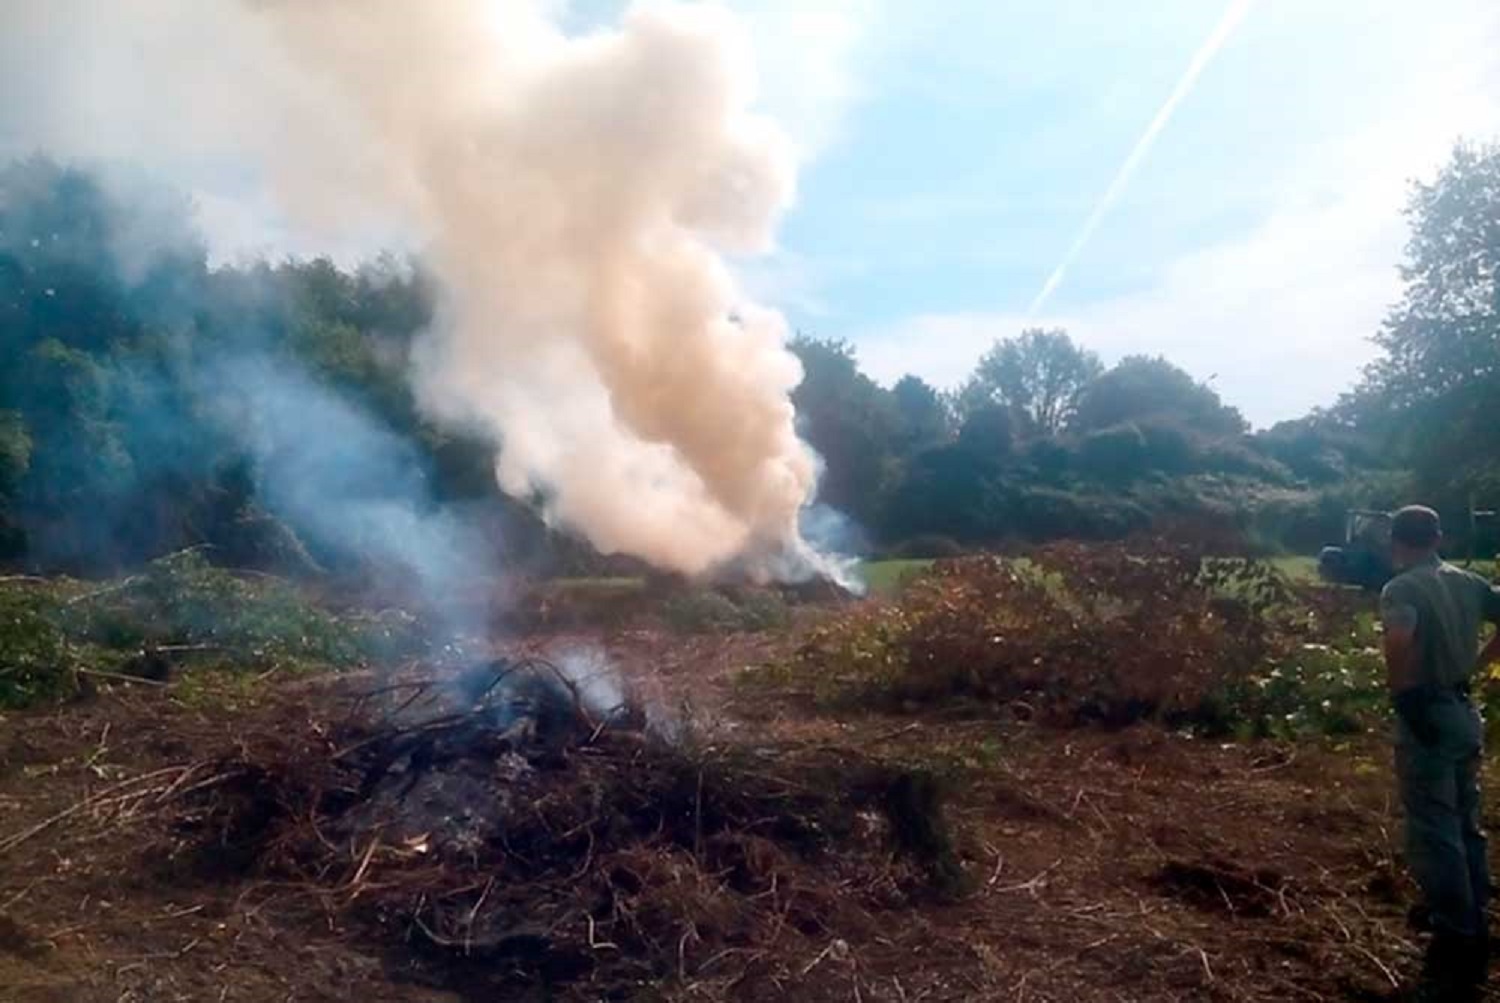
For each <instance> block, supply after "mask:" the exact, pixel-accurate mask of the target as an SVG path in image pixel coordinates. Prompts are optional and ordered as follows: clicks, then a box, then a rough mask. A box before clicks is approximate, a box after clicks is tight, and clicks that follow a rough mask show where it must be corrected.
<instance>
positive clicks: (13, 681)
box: [0, 583, 77, 707]
mask: <svg viewBox="0 0 1500 1003" xmlns="http://www.w3.org/2000/svg"><path fill="white" fill-rule="evenodd" d="M54 611H55V600H54V599H53V597H52V595H51V594H50V593H49V592H46V591H44V590H42V589H37V588H34V587H30V586H20V587H17V586H14V585H11V584H9V583H7V585H6V586H5V587H4V588H3V589H0V707H25V706H28V705H30V704H34V703H40V702H43V701H47V700H57V699H61V698H63V697H66V696H69V695H71V694H72V693H73V692H74V691H75V689H76V687H77V676H76V674H75V673H74V672H73V669H74V666H75V663H76V660H77V653H76V652H75V650H74V648H73V646H72V645H70V644H69V643H68V639H67V637H66V636H65V635H64V634H63V632H62V631H61V630H60V629H59V628H58V626H57V624H56V623H55V622H54V620H53V613H54Z"/></svg>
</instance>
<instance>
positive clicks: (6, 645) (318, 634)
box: [0, 551, 426, 707]
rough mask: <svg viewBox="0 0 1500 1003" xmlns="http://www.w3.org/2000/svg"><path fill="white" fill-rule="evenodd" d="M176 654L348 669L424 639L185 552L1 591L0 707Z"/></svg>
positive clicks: (415, 629)
mask: <svg viewBox="0 0 1500 1003" xmlns="http://www.w3.org/2000/svg"><path fill="white" fill-rule="evenodd" d="M177 645H185V646H192V647H199V646H201V647H202V648H203V649H205V650H212V651H214V652H216V653H217V654H218V656H219V657H217V658H216V659H215V662H216V663H217V664H219V665H221V666H226V667H257V668H258V667H263V666H264V665H265V664H266V663H267V662H270V663H272V664H290V665H312V664H317V665H329V666H349V665H360V664H366V663H369V662H383V661H391V660H395V659H399V658H405V657H410V656H411V655H413V654H415V653H417V652H419V651H421V650H423V649H424V648H425V645H426V638H425V633H424V631H423V629H422V625H421V624H419V623H418V622H417V621H416V619H415V618H414V617H412V616H411V615H409V614H407V613H404V612H402V611H396V610H388V611H385V612H383V613H381V614H379V615H368V614H364V613H360V612H353V611H346V612H341V613H338V614H335V613H333V612H330V611H329V610H326V609H323V608H321V607H319V606H317V605H316V604H314V603H313V602H311V601H310V600H309V598H308V597H307V596H306V595H304V594H303V593H302V592H301V591H299V590H298V589H296V588H295V587H293V586H292V585H290V584H288V583H285V582H282V581H279V580H275V579H270V578H263V577H245V576H242V575H237V574H234V573H231V572H228V571H225V570H223V569H221V568H216V567H214V566H213V565H211V564H209V563H208V561H206V560H205V559H204V557H203V555H202V553H201V551H188V552H184V553H179V554H174V555H172V556H170V557H166V558H162V559H160V560H157V561H154V562H152V563H151V564H150V565H148V566H147V567H146V569H145V570H144V571H143V572H141V573H140V574H138V575H133V576H131V577H128V578H125V579H121V580H119V581H116V582H112V583H110V584H107V585H96V584H83V583H78V582H70V581H66V580H62V579H59V580H56V581H52V582H37V581H35V580H26V581H24V582H20V581H17V582H11V583H6V584H5V585H4V586H3V587H0V706H11V707H17V706H27V705H29V704H33V703H37V702H42V701H46V700H51V699H57V698H60V697H64V696H66V695H68V694H69V693H71V692H72V691H73V690H75V689H76V679H77V670H79V669H88V668H95V669H104V670H108V671H117V670H118V669H119V667H120V666H121V665H122V664H124V663H126V662H127V661H128V660H129V659H131V658H132V657H133V656H135V655H137V654H138V653H139V652H141V651H142V650H143V649H145V648H152V647H161V648H168V647H172V646H177Z"/></svg>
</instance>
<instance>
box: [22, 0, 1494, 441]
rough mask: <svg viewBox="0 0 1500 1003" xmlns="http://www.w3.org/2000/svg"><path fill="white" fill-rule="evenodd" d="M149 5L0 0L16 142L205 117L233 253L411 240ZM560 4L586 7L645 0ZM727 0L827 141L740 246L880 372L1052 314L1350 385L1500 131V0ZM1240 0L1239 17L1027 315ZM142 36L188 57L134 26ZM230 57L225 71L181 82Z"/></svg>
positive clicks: (220, 227) (251, 70) (1219, 380)
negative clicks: (1443, 166)
mask: <svg viewBox="0 0 1500 1003" xmlns="http://www.w3.org/2000/svg"><path fill="white" fill-rule="evenodd" d="M152 2H153V3H155V4H157V5H158V6H157V7H156V8H155V9H156V10H158V11H163V10H167V9H173V10H176V11H177V12H178V17H177V18H176V20H175V21H173V20H172V19H171V18H170V17H169V16H168V15H166V14H158V15H157V17H156V19H155V21H154V22H153V23H152V24H151V25H150V26H149V30H148V28H147V27H146V26H143V25H142V23H141V22H139V21H135V22H131V23H130V25H129V27H130V29H131V31H132V32H133V33H134V38H135V40H134V41H133V42H132V43H130V45H126V44H124V43H122V42H121V41H120V32H118V31H112V30H108V29H107V28H105V27H101V23H102V22H103V21H104V20H107V19H101V18H100V16H99V13H100V9H101V8H100V7H99V6H98V5H96V4H94V3H92V2H90V0H71V2H64V0H33V2H32V3H31V4H30V5H28V4H20V5H17V6H15V7H13V8H8V9H7V11H6V13H4V14H0V22H3V21H4V19H6V18H12V17H13V18H15V19H16V20H15V23H14V24H12V25H9V27H14V28H15V29H16V30H14V31H8V30H0V94H5V95H7V99H5V100H0V155H14V154H17V153H24V152H29V151H30V150H31V149H35V148H38V147H40V148H44V149H49V150H52V151H53V152H56V153H59V154H61V155H65V156H66V155H77V154H82V155H105V156H129V157H132V158H135V159H145V160H147V161H148V163H151V162H152V157H153V156H154V155H157V154H160V156H159V157H158V159H162V160H163V162H166V159H165V158H167V157H168V154H166V153H162V152H161V151H164V150H168V149H169V148H170V147H172V145H173V143H174V142H177V143H178V144H179V145H180V144H181V143H182V142H186V141H185V140H183V138H182V137H183V136H188V137H189V138H190V139H191V149H190V150H188V151H187V152H186V153H184V151H183V150H182V149H178V150H176V152H173V153H171V154H170V158H171V159H170V163H169V164H168V166H169V168H170V169H171V170H172V171H173V172H174V175H175V176H176V177H177V178H178V179H179V180H180V181H184V182H185V183H187V184H188V185H189V186H190V187H191V188H192V189H193V190H194V192H195V194H196V196H197V198H198V202H199V205H200V216H201V219H202V221H203V224H204V226H205V228H206V229H207V230H208V232H209V235H210V238H211V239H212V241H213V243H214V249H215V251H216V253H217V254H218V256H220V257H223V258H229V257H234V256H236V255H237V254H240V253H243V252H245V251H252V250H253V251H265V250H272V251H280V250H292V251H297V252H303V253H306V252H310V251H328V252H331V253H334V254H335V255H336V256H338V257H340V258H343V259H348V258H350V257H352V256H357V255H358V254H360V253H367V252H368V251H369V250H371V249H372V248H374V247H376V246H378V245H381V244H386V243H390V242H391V241H392V240H398V239H399V236H398V235H396V234H393V233H392V232H391V231H389V230H381V229H380V228H379V227H378V226H375V227H373V228H371V229H369V230H367V231H364V232H359V233H354V234H348V235H346V238H347V239H345V240H344V242H343V243H342V244H339V245H337V246H332V245H327V244H319V243H317V242H316V241H315V240H313V239H310V238H308V237H307V236H306V235H299V234H297V233H296V232H293V231H291V230H289V229H286V228H284V227H282V226H280V225H279V224H278V223H277V222H276V221H277V219H278V210H277V208H276V204H275V199H274V197H273V195H272V194H271V192H270V191H269V190H268V186H267V182H266V181H265V179H263V178H261V177H260V176H259V175H257V174H256V173H255V172H254V171H249V170H246V169H245V168H244V166H243V165H242V164H238V163H237V162H236V161H235V160H234V159H233V157H225V158H216V157H215V155H214V154H213V153H212V150H213V149H214V148H215V145H214V144H215V143H217V144H218V145H219V146H221V147H223V148H224V149H229V150H232V149H233V148H234V147H235V146H236V144H237V142H238V140H239V139H240V138H241V137H240V136H239V135H238V133H239V132H242V131H244V130H245V129H247V128H249V126H250V123H247V120H246V119H245V118H244V117H243V116H242V115H240V116H237V114H236V113H237V112H242V111H243V109H241V108H237V107H236V101H237V91H236V90H235V88H236V87H240V86H242V85H243V84H244V82H245V81H246V80H249V79H251V78H253V77H254V76H255V75H256V73H257V69H256V67H255V66H254V65H244V66H241V65H238V64H234V63H233V54H232V53H227V51H226V49H225V47H223V46H217V45H213V44H205V43H204V42H203V41H202V39H203V38H205V37H212V36H211V35H207V34H201V33H200V32H201V30H202V28H203V25H202V24H201V23H200V22H201V20H202V19H203V18H206V17H207V15H206V14H201V13H200V12H202V11H204V10H207V9H208V8H209V7H211V6H212V5H200V4H199V3H198V2H197V0H172V2H170V3H169V2H167V0H152ZM413 2H416V0H413ZM537 2H549V3H552V4H553V5H555V6H556V7H557V8H558V9H559V10H560V11H561V15H562V16H563V17H565V18H567V19H569V20H570V22H571V23H572V24H573V25H576V26H578V27H588V26H591V25H595V24H599V23H601V22H608V21H609V20H610V19H612V18H613V17H614V16H615V14H617V13H618V11H619V10H620V8H621V7H622V6H624V4H623V2H622V0H537ZM726 2H727V3H728V4H729V6H731V7H732V8H734V9H735V10H736V11H738V12H739V13H740V14H741V15H742V16H743V18H744V21H745V23H746V24H747V26H748V28H749V32H750V36H751V38H752V40H753V42H754V45H755V50H756V59H757V62H758V65H759V69H760V77H761V94H762V98H761V107H762V108H763V110H764V111H765V112H766V113H768V114H769V115H771V116H772V117H774V118H775V119H776V120H778V121H779V122H781V123H782V124H783V126H784V127H785V128H786V129H787V131H788V132H789V133H790V134H791V135H792V137H793V138H794V139H795V141H796V142H797V144H798V146H799V147H800V149H801V150H802V152H803V166H802V172H801V176H800V181H799V186H798V196H797V201H796V203H795V205H794V207H793V208H792V210H791V211H790V212H789V213H788V215H787V216H786V218H785V219H784V220H783V225H782V227H781V230H780V237H779V242H778V248H777V250H776V251H775V253H773V254H772V255H770V256H769V257H767V258H763V259H759V260H755V261H744V262H739V263H738V264H739V267H740V269H741V272H742V274H743V276H744V278H745V282H746V285H747V288H748V289H749V290H750V291H751V292H752V293H753V294H754V295H756V296H757V297H758V298H760V299H762V300H764V301H766V302H769V303H770V304H772V305H774V306H777V307H779V308H780V309H781V310H782V311H783V312H784V313H785V314H786V315H787V317H788V319H789V321H790V322H791V324H792V325H793V326H794V327H796V328H797V329H800V330H802V331H805V332H808V333H811V334H815V335H819V336H826V337H836V338H844V339H847V340H849V341H851V342H852V343H853V344H855V346H856V347H857V349H858V352H859V356H860V359H861V362H862V364H863V365H864V366H865V368H866V369H867V371H869V372H871V373H872V375H874V376H876V377H877V378H879V379H881V380H883V381H885V382H891V381H894V380H895V379H896V378H898V377H899V376H900V375H901V374H903V373H905V372H914V373H916V374H918V375H921V376H923V377H925V378H927V379H928V380H930V381H931V382H933V383H935V384H937V385H938V386H940V387H952V386H955V385H956V384H958V383H959V382H961V381H962V380H963V378H964V377H965V376H966V375H967V373H968V372H969V371H970V369H971V368H972V366H973V364H974V362H975V361H976V360H977V358H978V357H979V355H980V354H981V353H982V352H983V351H984V350H985V348H986V347H987V346H988V345H989V344H991V343H992V342H993V341H994V340H995V339H996V338H999V337H1004V336H1009V335H1013V334H1015V333H1017V332H1019V331H1020V330H1021V329H1022V328H1023V327H1025V326H1027V325H1029V324H1040V325H1046V326H1053V325H1056V326H1063V327H1066V328H1067V329H1068V330H1069V331H1070V332H1071V333H1072V334H1073V335H1074V336H1075V337H1076V338H1077V339H1078V340H1079V341H1081V342H1083V343H1084V344H1086V345H1088V346H1089V347H1091V348H1093V349H1094V350H1096V351H1098V352H1099V353H1100V354H1101V355H1102V356H1103V357H1104V358H1105V359H1106V361H1113V360H1115V359H1117V358H1119V357H1121V356H1123V355H1126V354H1131V353H1151V354H1158V353H1159V354H1165V355H1166V356H1168V357H1169V358H1171V359H1172V360H1174V361H1176V362H1177V363H1179V364H1180V365H1183V366H1184V367H1185V368H1187V369H1188V370H1189V371H1190V372H1192V373H1193V374H1194V375H1196V376H1198V377H1199V378H1202V379H1211V380H1212V382H1213V384H1214V385H1215V386H1216V387H1217V388H1218V389H1219V390H1220V392H1221V393H1222V394H1223V396H1224V397H1225V398H1226V399H1227V400H1228V401H1230V402H1231V403H1233V404H1236V405H1238V406H1239V407H1241V408H1242V409H1243V410H1244V411H1245V413H1246V414H1247V416H1249V417H1250V418H1251V420H1252V421H1253V422H1255V423H1256V424H1258V425H1266V424H1269V423H1272V422H1274V421H1277V420H1280V419H1283V418H1289V417H1294V416H1297V415H1300V414H1303V413H1305V412H1306V411H1307V410H1308V409H1309V408H1311V407H1314V406H1317V405H1319V404H1328V403H1331V402H1332V401H1333V400H1334V399H1335V397H1336V396H1337V395H1338V393H1339V392H1340V391H1342V390H1344V389H1346V388H1347V387H1349V386H1350V385H1351V384H1352V383H1353V381H1354V380H1355V379H1356V378H1357V376H1358V373H1359V370H1360V368H1361V366H1362V365H1363V364H1364V363H1365V362H1366V361H1367V360H1368V359H1369V358H1370V357H1371V355H1372V347H1371V345H1370V343H1369V337H1370V335H1371V334H1372V333H1373V332H1374V331H1375V330H1376V329H1377V327H1378V325H1379V323H1380V320H1381V318H1382V316H1383V315H1384V314H1385V312H1386V310H1387V307H1388V306H1389V305H1390V304H1391V303H1392V302H1393V301H1394V300H1395V299H1396V297H1397V296H1398V295H1399V292H1400V284H1399V280H1398V276H1397V273H1396V266H1397V264H1398V262H1399V261H1400V256H1401V248H1402V244H1403V242H1404V239H1405V224H1404V222H1403V220H1402V218H1401V208H1402V206H1403V204H1404V201H1405V197H1406V192H1407V190H1408V183H1409V180H1410V179H1411V178H1413V177H1429V176H1431V174H1432V172H1433V171H1434V170H1435V169H1436V167H1437V166H1438V165H1439V164H1440V163H1441V162H1442V161H1443V159H1444V158H1445V157H1446V155H1447V154H1448V152H1449V151H1450V150H1451V147H1452V144H1453V143H1454V141H1455V140H1456V139H1457V138H1459V137H1460V136H1469V137H1472V138H1476V139H1495V138H1500V2H1497V0H1423V2H1421V3H1418V2H1416V0H1130V2H1127V0H988V2H986V0H927V2H920V3H919V2H916V0H726ZM1232 2H1233V3H1238V4H1241V5H1246V9H1245V10H1244V11H1243V14H1244V16H1243V18H1242V19H1241V20H1240V21H1239V22H1238V23H1237V25H1236V26H1235V29H1234V31H1233V32H1232V33H1231V34H1229V36H1228V37H1227V39H1226V40H1225V41H1224V44H1223V46H1222V47H1221V48H1220V49H1219V50H1218V51H1217V52H1216V53H1215V54H1214V58H1213V59H1212V60H1211V61H1209V62H1207V64H1206V65H1205V66H1203V68H1202V72H1201V74H1200V75H1198V77H1197V78H1196V80H1195V81H1194V84H1193V86H1192V88H1191V89H1190V91H1189V92H1188V93H1186V94H1185V95H1184V97H1183V99H1182V101H1181V102H1180V104H1178V105H1177V106H1176V108H1175V109H1174V113H1173V115H1172V116H1171V118H1170V120H1169V121H1167V122H1166V124H1165V126H1164V127H1163V128H1162V129H1161V130H1160V132H1159V135H1157V136H1156V139H1155V142H1154V143H1153V144H1152V145H1151V146H1150V148H1149V149H1148V150H1147V151H1146V152H1145V155H1144V156H1143V157H1142V158H1140V160H1139V163H1138V164H1137V169H1136V170H1135V171H1134V172H1133V173H1132V174H1131V176H1130V177H1129V178H1128V181H1127V183H1125V184H1124V185H1123V187H1121V188H1120V190H1119V198H1118V199H1117V200H1116V201H1115V202H1114V204H1113V205H1112V206H1111V207H1110V208H1109V211H1108V212H1106V213H1104V214H1103V216H1102V217H1101V219H1100V222H1099V225H1098V227H1097V229H1096V230H1094V232H1093V233H1092V235H1091V237H1090V239H1089V240H1088V241H1087V243H1086V244H1085V245H1084V246H1083V247H1082V248H1081V250H1080V252H1079V253H1078V255H1077V257H1076V260H1074V261H1073V262H1072V264H1071V267H1070V268H1069V269H1068V270H1067V272H1066V275H1065V276H1064V277H1063V280H1062V282H1061V283H1060V284H1059V285H1058V286H1057V288H1056V289H1055V291H1054V293H1053V295H1051V296H1050V297H1049V298H1048V300H1047V302H1046V304H1045V306H1044V308H1043V309H1042V310H1041V311H1040V312H1039V313H1038V314H1037V315H1036V316H1029V315H1028V311H1029V308H1030V306H1031V304H1032V303H1033V301H1034V300H1035V299H1036V297H1037V294H1038V292H1039V290H1041V289H1042V287H1043V286H1044V284H1045V283H1046V281H1047V277H1048V276H1049V275H1050V274H1051V273H1052V272H1053V271H1054V269H1056V268H1057V267H1058V265H1059V263H1060V262H1061V261H1063V259H1064V258H1065V256H1066V255H1067V254H1068V250H1069V247H1070V246H1071V245H1073V244H1074V242H1075V241H1076V239H1077V237H1078V235H1079V232H1080V229H1081V228H1082V227H1083V226H1084V222H1085V220H1087V219H1088V218H1089V216H1090V214H1091V213H1093V212H1095V210H1096V207H1098V205H1099V201H1100V199H1101V197H1102V196H1103V195H1104V193H1105V192H1106V190H1108V189H1109V188H1110V186H1111V182H1112V180H1114V179H1115V178H1116V177H1117V176H1118V174H1119V170H1120V167H1121V165H1122V163H1123V162H1124V161H1125V160H1126V158H1127V156H1128V155H1129V154H1130V152H1131V150H1132V148H1133V147H1135V146H1136V145H1137V144H1138V142H1139V140H1140V138H1141V136H1142V134H1143V133H1144V132H1145V130H1146V128H1147V125H1148V123H1150V122H1151V121H1152V120H1153V118H1154V117H1156V116H1157V115H1158V113H1159V112H1160V110H1161V108H1162V105H1163V102H1165V101H1166V99H1167V97H1168V95H1170V94H1171V93H1172V92H1173V90H1174V88H1176V87H1177V86H1178V85H1179V82H1180V81H1181V80H1182V78H1183V74H1184V72H1185V70H1186V69H1187V67H1188V66H1189V64H1190V62H1191V61H1192V60H1193V57H1194V54H1195V53H1199V52H1200V51H1201V50H1202V48H1203V46H1204V42H1205V40H1206V39H1208V38H1209V37H1210V35H1211V33H1213V31H1214V29H1215V26H1216V25H1217V24H1219V23H1220V21H1221V19H1222V18H1223V17H1224V14H1225V12H1226V10H1227V9H1228V8H1229V7H1230V5H1231V3H1232ZM174 5H175V6H174ZM117 27H118V26H117ZM5 28H7V25H6V24H4V23H0V29H5ZM195 33H196V34H195ZM143 39H148V40H150V41H151V42H152V44H160V45H162V46H163V47H164V48H163V51H164V52H167V53H169V54H170V59H168V60H165V61H161V65H159V66H158V65H156V62H157V61H155V60H153V59H146V58H145V57H144V56H142V54H141V51H144V50H141V51H132V50H131V47H130V46H131V45H135V46H137V48H139V46H140V45H142V44H144V42H143V41H142V40H143ZM60 51H67V52H68V53H69V54H70V55H69V56H68V60H69V62H68V63H67V64H66V65H67V66H69V67H71V69H70V71H69V72H68V73H66V74H61V76H62V79H63V82H64V83H65V84H66V87H67V88H70V89H64V90H61V91H60V90H59V86H60V85H59V84H58V83H56V82H55V81H54V80H53V79H52V78H51V77H49V76H48V74H49V73H53V71H54V70H55V69H56V67H58V66H59V65H64V64H60V63H59V62H58V58H59V57H58V53H59V52H60ZM226 60H230V63H231V65H229V67H228V70H227V71H226V69H225V65H224V64H225V61H226ZM143 70H150V71H154V72H156V73H159V74H160V75H161V77H162V81H159V83H162V85H163V86H164V87H166V88H167V89H168V90H169V91H170V93H171V96H172V97H173V98H174V99H175V100H177V101H179V102H181V103H184V104H185V106H186V107H185V111H184V113H185V114H190V115H193V116H194V125H195V129H193V130H188V129H183V128H180V127H179V125H178V123H177V122H176V121H175V120H173V119H172V118H171V117H170V116H162V115H147V116H145V117H143V118H128V117H121V116H119V115H114V114H110V113H109V112H110V109H111V108H112V107H113V104H112V102H114V100H115V99H116V98H118V97H119V95H118V93H117V92H116V91H115V90H114V89H113V88H112V87H111V86H110V85H108V84H107V83H106V82H107V81H110V80H112V79H116V78H119V77H120V76H121V74H124V75H125V78H126V79H131V80H133V81H134V80H140V78H141V74H142V72H143ZM226 72H227V73H228V76H229V77H230V78H232V79H233V80H234V81H236V82H237V83H235V85H234V86H233V87H230V88H228V89H227V90H224V91H215V90H212V89H203V90H201V92H200V89H198V88H196V87H195V86H193V85H191V84H190V83H189V84H187V85H184V84H183V83H182V81H193V80H197V79H213V78H216V77H218V78H222V77H225V75H226ZM54 75H56V74H54ZM146 83H147V82H146V81H144V80H141V90H142V93H143V94H144V93H145V92H146V90H147V88H146ZM101 84H104V85H103V86H101ZM259 124H260V125H261V126H263V127H266V128H268V129H271V130H272V131H270V132H268V133H267V135H268V136H269V137H270V141H273V142H274V141H276V135H275V132H274V126H275V123H264V122H262V123H259ZM261 138H262V139H265V138H266V137H261ZM282 218H283V219H284V217H282Z"/></svg>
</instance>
